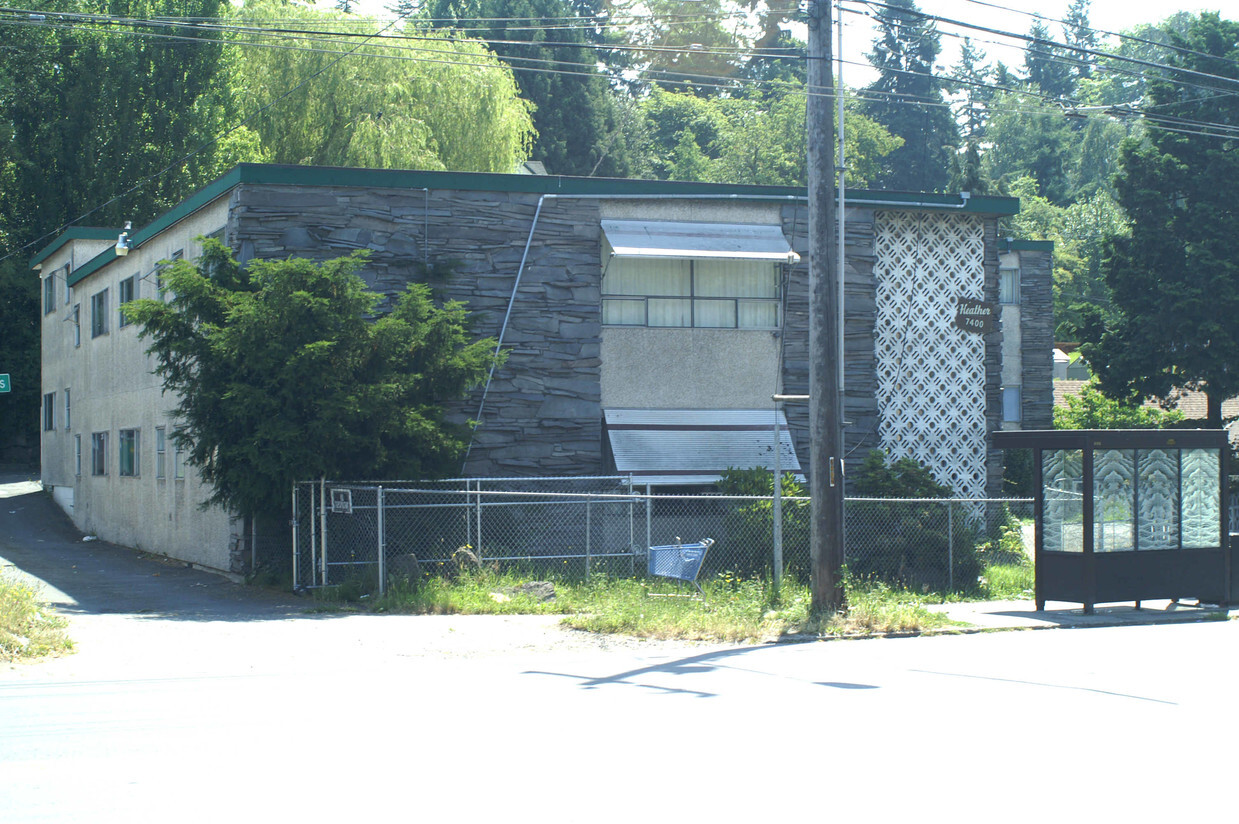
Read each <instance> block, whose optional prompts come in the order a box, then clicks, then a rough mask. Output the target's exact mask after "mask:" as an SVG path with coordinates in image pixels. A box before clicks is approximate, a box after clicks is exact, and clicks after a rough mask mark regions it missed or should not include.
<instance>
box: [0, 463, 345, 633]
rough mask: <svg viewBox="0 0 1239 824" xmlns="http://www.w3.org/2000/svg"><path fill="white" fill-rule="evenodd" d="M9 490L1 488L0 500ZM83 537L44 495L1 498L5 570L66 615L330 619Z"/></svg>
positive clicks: (0, 561) (290, 600) (292, 600)
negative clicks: (31, 585)
mask: <svg viewBox="0 0 1239 824" xmlns="http://www.w3.org/2000/svg"><path fill="white" fill-rule="evenodd" d="M3 480H6V479H5V478H0V481H3ZM5 489H6V486H5V485H0V493H3V492H4V490H5ZM8 489H9V490H12V489H14V487H13V486H12V485H8ZM83 537H84V536H83V535H82V533H80V532H78V530H77V528H76V527H75V526H74V525H73V522H72V521H71V520H69V517H68V515H66V514H65V513H64V511H63V510H61V509H60V507H59V506H57V505H56V503H55V502H54V501H53V500H52V499H51V497H50V496H49V495H47V494H46V493H44V492H42V491H39V492H25V493H24V494H16V495H13V496H11V497H5V496H4V495H3V494H0V567H14V568H15V569H16V571H17V573H18V574H20V575H23V576H24V577H27V578H33V579H36V580H35V582H34V583H36V585H39V584H42V586H41V590H42V591H41V593H40V595H41V597H42V598H43V599H44V600H46V601H47V602H49V603H51V604H52V605H54V606H55V607H56V609H57V610H58V611H59V612H61V613H63V614H65V615H75V614H81V615H102V614H125V615H143V616H150V617H152V618H162V619H172V620H190V621H255V620H279V619H283V618H289V617H332V616H331V615H330V614H326V615H324V614H321V613H307V612H306V610H307V609H308V608H309V607H310V606H311V605H310V604H308V603H307V602H306V601H304V600H301V599H299V598H297V597H296V596H294V595H292V594H291V593H280V592H273V591H271V590H266V589H260V588H258V587H250V586H245V585H243V584H237V583H234V582H232V581H230V580H228V579H227V578H225V577H223V576H221V575H218V574H215V573H212V572H207V571H205V570H202V569H195V568H193V567H190V566H188V565H187V564H185V563H184V562H181V561H174V560H170V559H164V558H159V557H157V556H152V555H148V554H146V553H143V552H139V551H137V550H134V549H130V548H127V547H121V546H116V545H114V544H109V543H107V542H105V541H83V540H82V539H83Z"/></svg>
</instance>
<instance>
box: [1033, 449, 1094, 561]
mask: <svg viewBox="0 0 1239 824" xmlns="http://www.w3.org/2000/svg"><path fill="white" fill-rule="evenodd" d="M1041 480H1042V483H1044V484H1045V500H1044V509H1043V512H1042V536H1043V544H1042V547H1043V548H1044V549H1045V551H1046V552H1083V551H1084V494H1083V488H1084V454H1083V453H1082V452H1081V451H1080V450H1078V449H1052V450H1051V449H1047V450H1045V451H1044V452H1042V453H1041Z"/></svg>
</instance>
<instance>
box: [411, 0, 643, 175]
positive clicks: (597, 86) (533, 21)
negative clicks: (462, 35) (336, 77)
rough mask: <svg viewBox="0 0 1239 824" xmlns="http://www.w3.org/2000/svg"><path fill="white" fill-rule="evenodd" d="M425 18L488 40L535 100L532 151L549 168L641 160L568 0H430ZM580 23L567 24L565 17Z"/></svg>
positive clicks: (624, 168)
mask: <svg viewBox="0 0 1239 824" xmlns="http://www.w3.org/2000/svg"><path fill="white" fill-rule="evenodd" d="M423 13H424V19H425V20H426V22H427V23H428V24H429V25H432V26H435V27H441V28H459V29H461V30H463V31H466V32H468V34H469V36H471V37H478V38H482V39H484V40H487V41H488V42H489V45H490V48H491V50H492V51H493V52H494V53H495V54H496V55H498V56H499V57H500V58H501V59H502V60H504V61H505V62H507V63H508V64H509V65H511V66H512V68H513V70H514V74H515V78H516V84H517V86H518V88H519V89H520V95H521V97H523V98H524V99H525V100H528V101H529V102H530V103H532V104H533V126H534V130H535V132H536V137H535V138H534V141H533V145H532V147H531V149H530V156H531V157H532V158H533V159H535V160H540V161H541V162H542V163H544V164H545V165H546V168H547V171H549V172H551V173H552V174H564V175H601V176H605V177H626V176H628V175H630V174H631V173H633V172H635V171H637V170H638V168H639V163H638V162H637V161H636V159H635V158H634V157H633V156H632V155H633V152H632V150H631V148H630V146H629V142H630V141H631V139H632V135H631V134H630V133H627V132H626V131H625V128H626V126H627V125H628V123H629V121H628V119H627V118H626V117H625V112H624V111H623V110H622V102H621V101H618V100H616V99H615V97H614V95H612V93H611V92H610V89H609V87H608V85H607V80H606V77H605V76H604V75H603V74H601V73H600V72H598V71H596V70H595V69H594V68H593V67H594V64H595V63H596V62H597V59H596V57H595V56H594V51H593V49H592V48H591V47H590V41H591V39H594V38H595V37H596V32H595V31H594V30H593V29H592V28H591V27H589V26H588V25H587V23H588V22H589V20H588V18H586V17H581V16H580V15H579V13H578V10H577V9H576V8H574V6H573V5H572V4H571V3H570V2H568V0H432V1H431V2H429V3H427V4H426V5H425V6H424V9H423ZM574 18H575V19H576V20H577V21H578V25H574V26H568V25H565V22H564V21H565V19H574Z"/></svg>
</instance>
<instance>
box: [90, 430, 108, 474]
mask: <svg viewBox="0 0 1239 824" xmlns="http://www.w3.org/2000/svg"><path fill="white" fill-rule="evenodd" d="M90 474H91V475H96V476H98V475H106V474H108V433H106V432H94V433H92V434H91V436H90Z"/></svg>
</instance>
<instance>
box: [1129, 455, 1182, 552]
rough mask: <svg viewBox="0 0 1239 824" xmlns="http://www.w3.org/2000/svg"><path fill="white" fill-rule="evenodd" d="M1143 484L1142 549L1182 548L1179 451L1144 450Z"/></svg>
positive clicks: (1139, 470) (1141, 464) (1140, 478)
mask: <svg viewBox="0 0 1239 824" xmlns="http://www.w3.org/2000/svg"><path fill="white" fill-rule="evenodd" d="M1137 477H1138V482H1139V484H1140V505H1139V511H1138V512H1137V520H1138V522H1139V524H1140V539H1139V540H1140V546H1139V548H1140V549H1178V548H1179V450H1177V449H1142V450H1140V458H1139V462H1138V466H1137Z"/></svg>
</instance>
